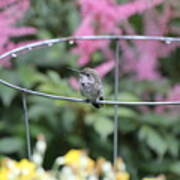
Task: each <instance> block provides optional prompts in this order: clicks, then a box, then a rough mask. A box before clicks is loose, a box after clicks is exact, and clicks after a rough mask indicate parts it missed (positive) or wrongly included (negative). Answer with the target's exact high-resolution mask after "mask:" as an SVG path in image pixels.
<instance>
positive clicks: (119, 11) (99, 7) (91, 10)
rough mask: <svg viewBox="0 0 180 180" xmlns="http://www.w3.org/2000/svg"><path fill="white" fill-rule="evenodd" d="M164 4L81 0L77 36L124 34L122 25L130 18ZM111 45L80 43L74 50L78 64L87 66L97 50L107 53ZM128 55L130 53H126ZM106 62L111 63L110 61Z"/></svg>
mask: <svg viewBox="0 0 180 180" xmlns="http://www.w3.org/2000/svg"><path fill="white" fill-rule="evenodd" d="M162 2H163V0H152V1H151V3H150V4H149V3H148V2H147V1H144V0H136V1H133V2H129V3H124V4H118V3H117V2H116V1H115V0H101V1H92V0H79V5H80V10H81V15H82V22H81V24H80V26H79V28H78V29H77V30H76V32H75V35H102V34H122V30H121V28H120V27H119V24H120V23H123V21H124V20H127V19H128V18H129V17H130V16H132V15H134V14H137V13H142V12H143V11H145V10H146V9H150V8H152V7H154V6H156V5H159V4H161V3H162ZM109 43H110V41H78V43H77V47H76V48H75V49H74V50H73V52H74V53H76V54H78V55H79V56H80V57H79V60H78V64H79V65H81V66H85V65H86V64H87V63H88V62H89V61H90V59H91V55H92V54H93V53H94V52H96V51H97V50H101V51H102V52H105V51H106V49H108V48H109ZM127 54H128V51H126V55H127ZM131 56H133V54H131ZM106 60H107V61H110V59H106ZM102 74H103V75H105V74H106V73H102Z"/></svg>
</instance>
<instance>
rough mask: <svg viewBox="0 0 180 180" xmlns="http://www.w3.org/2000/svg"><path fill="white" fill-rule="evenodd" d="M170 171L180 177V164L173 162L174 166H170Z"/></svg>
mask: <svg viewBox="0 0 180 180" xmlns="http://www.w3.org/2000/svg"><path fill="white" fill-rule="evenodd" d="M169 170H170V171H171V172H172V173H175V174H177V175H180V162H179V161H177V162H175V163H173V162H172V164H171V165H170V168H169Z"/></svg>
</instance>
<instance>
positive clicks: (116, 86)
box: [113, 41, 120, 164]
mask: <svg viewBox="0 0 180 180" xmlns="http://www.w3.org/2000/svg"><path fill="white" fill-rule="evenodd" d="M119 48H120V47H119V42H118V41H117V42H116V58H115V61H116V62H115V71H114V100H115V101H117V99H118V94H119V79H120V78H119V65H120V63H119ZM118 108H119V107H118V105H115V106H114V148H113V151H114V152H113V160H114V164H115V161H116V159H117V157H118V125H119V122H118V121H119V116H118Z"/></svg>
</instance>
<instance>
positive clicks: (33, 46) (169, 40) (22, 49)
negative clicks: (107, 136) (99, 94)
mask: <svg viewBox="0 0 180 180" xmlns="http://www.w3.org/2000/svg"><path fill="white" fill-rule="evenodd" d="M77 40H154V41H163V42H165V43H167V44H170V43H173V42H180V38H179V37H177V38H175V37H162V36H139V35H134V36H130V35H104V36H71V37H65V38H56V39H49V40H44V41H40V42H37V43H31V44H28V45H25V46H22V47H19V48H16V49H13V50H11V51H8V52H6V53H4V54H2V55H0V59H5V58H8V57H13V58H15V57H17V56H18V55H20V54H23V53H26V52H29V51H32V50H34V49H37V48H42V47H47V46H52V45H54V44H57V43H62V42H70V43H73V42H75V41H77ZM0 84H3V85H5V86H8V87H10V88H13V89H16V90H18V91H21V92H25V93H27V94H33V95H37V96H43V97H46V98H51V99H57V100H66V101H72V102H85V100H83V99H79V98H74V97H64V96H56V95H53V94H47V93H43V92H38V91H32V90H30V89H26V88H22V87H19V86H17V85H13V84H11V83H9V82H7V81H4V80H3V79H0ZM97 103H99V104H107V105H125V106H144V105H147V106H157V105H180V101H166V102H161V101H156V102H145V101H142V102H124V101H123V102H122V101H97Z"/></svg>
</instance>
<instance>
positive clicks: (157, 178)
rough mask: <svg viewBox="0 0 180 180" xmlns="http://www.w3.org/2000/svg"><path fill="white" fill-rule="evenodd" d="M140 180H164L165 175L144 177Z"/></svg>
mask: <svg viewBox="0 0 180 180" xmlns="http://www.w3.org/2000/svg"><path fill="white" fill-rule="evenodd" d="M142 180H166V177H165V175H163V174H162V175H159V176H157V177H149V178H148V177H145V178H143V179H142Z"/></svg>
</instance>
